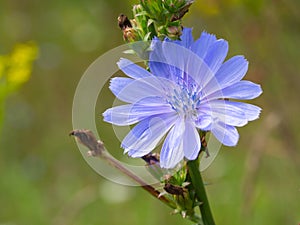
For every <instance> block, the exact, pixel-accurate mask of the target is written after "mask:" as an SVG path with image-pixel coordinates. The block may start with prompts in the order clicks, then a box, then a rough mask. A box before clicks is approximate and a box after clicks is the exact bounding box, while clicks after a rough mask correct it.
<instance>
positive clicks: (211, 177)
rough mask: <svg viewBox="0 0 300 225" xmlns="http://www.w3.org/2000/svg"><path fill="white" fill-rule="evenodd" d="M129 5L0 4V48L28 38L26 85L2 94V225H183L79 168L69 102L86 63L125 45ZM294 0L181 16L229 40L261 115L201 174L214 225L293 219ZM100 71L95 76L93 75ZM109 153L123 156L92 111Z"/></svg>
mask: <svg viewBox="0 0 300 225" xmlns="http://www.w3.org/2000/svg"><path fill="white" fill-rule="evenodd" d="M134 3H136V1H134V0H130V1H117V0H111V1H104V0H98V1H96V0H87V1H79V0H75V1H69V0H60V1H58V0H55V1H34V0H28V1H18V0H9V1H8V0H4V1H0V33H1V36H0V55H6V54H7V53H8V52H10V51H11V49H13V46H14V45H15V43H25V42H27V41H29V40H33V41H35V43H37V45H38V46H39V49H40V53H39V59H38V60H37V61H36V63H35V66H34V68H33V72H32V76H31V78H30V80H29V81H28V82H27V83H26V84H25V85H23V87H22V88H21V89H19V91H18V93H15V94H13V95H11V96H10V97H9V98H8V100H7V101H6V114H5V118H4V125H3V130H2V136H1V138H0V200H1V201H0V202H1V206H0V224H10V225H12V224H13V225H27V224H28V225H29V224H55V225H60V224H61V225H67V224H75V225H82V224H84V225H89V224H90V225H92V224H95V225H96V224H111V225H114V224H124V225H126V224H128V225H129V224H146V225H154V224H191V223H190V222H189V221H185V220H183V219H181V218H180V217H179V216H174V215H170V210H169V209H168V208H167V207H166V206H164V205H162V204H161V203H160V202H158V201H156V200H155V199H153V198H152V197H150V196H148V194H147V193H145V192H144V191H142V190H140V189H139V188H136V187H124V186H121V185H117V184H113V183H111V182H110V181H107V180H105V179H104V178H102V177H101V176H99V175H98V174H96V173H95V172H94V171H93V170H92V169H91V168H89V167H88V165H87V164H86V162H85V161H84V159H83V158H82V157H81V154H80V152H79V151H78V150H77V146H76V145H75V143H74V141H73V139H71V138H69V137H68V132H69V131H70V130H71V129H72V122H71V113H72V100H73V94H74V91H75V89H76V85H77V83H78V81H79V79H80V77H81V76H82V74H83V73H84V71H85V69H86V68H87V67H88V66H89V65H90V64H91V63H92V62H93V60H95V59H96V58H97V57H98V56H99V55H101V54H103V53H104V52H105V51H108V50H109V49H111V48H114V47H116V46H118V45H120V44H122V43H123V40H122V33H121V32H120V30H119V28H118V26H117V23H116V18H117V16H118V15H119V14H120V13H121V12H122V13H124V14H126V15H130V14H131V8H132V5H133V4H134ZM299 8H300V2H299V1H298V0H279V1H271V0H261V1H259V0H255V1H251V0H245V1H242V0H213V1H205V0H198V1H196V2H195V3H194V4H193V5H192V6H191V8H190V11H189V13H188V14H187V15H186V17H185V18H184V21H183V22H184V25H185V26H189V27H194V35H195V37H196V36H198V35H199V34H200V32H201V31H203V30H206V31H208V32H211V33H215V34H217V36H218V37H219V38H225V39H226V40H228V41H229V44H230V50H229V56H233V55H236V54H243V55H245V56H246V58H247V59H248V60H249V62H250V67H249V72H248V74H247V79H248V80H252V81H254V82H257V83H260V84H262V87H263V89H264V93H263V95H262V96H261V97H260V98H258V99H257V100H255V101H252V102H253V103H255V104H257V105H260V106H261V107H262V108H263V113H262V115H261V119H260V120H258V121H255V122H252V123H250V124H249V125H248V126H246V127H244V128H241V129H239V132H240V136H241V138H240V141H239V144H238V146H237V147H235V148H225V147H223V148H222V149H221V152H220V154H219V156H218V157H217V159H216V161H215V162H214V163H213V164H212V166H211V167H210V168H209V169H208V170H206V171H205V172H204V178H205V181H206V182H207V183H208V184H209V185H208V186H207V190H208V195H209V199H210V204H211V207H212V210H213V213H214V216H215V219H216V222H217V224H224V225H227V224H228V225H240V224H245V225H253V224H255V225H264V224H274V225H281V224H298V223H299V222H300V201H299V194H300V180H299V175H300V174H299V171H300V154H299V147H300V138H299V131H300V117H299V112H300V104H299V97H298V96H299V94H298V89H299V88H298V85H299V83H300V78H299V71H300V63H299V58H300V51H299V49H300V42H299V40H300V14H299V13H298V9H299ZM99 76H101V74H99ZM110 98H112V95H111V94H110V93H109V91H108V90H104V91H103V93H102V98H101V99H100V100H99V102H98V105H97V115H95V119H96V122H97V123H99V133H100V135H101V138H102V139H103V140H104V142H105V143H106V146H107V148H108V149H109V150H110V151H111V152H112V154H114V155H115V156H118V157H124V156H123V155H122V150H121V149H120V148H119V142H118V141H117V140H116V138H115V137H114V134H113V130H112V129H111V128H110V126H109V125H108V124H104V123H103V122H101V116H100V115H101V113H102V112H103V111H104V109H105V108H107V107H109V104H111V100H110Z"/></svg>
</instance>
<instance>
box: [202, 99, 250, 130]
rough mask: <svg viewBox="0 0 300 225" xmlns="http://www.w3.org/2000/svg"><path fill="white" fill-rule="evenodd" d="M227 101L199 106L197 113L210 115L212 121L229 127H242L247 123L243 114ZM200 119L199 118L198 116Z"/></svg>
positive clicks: (214, 101)
mask: <svg viewBox="0 0 300 225" xmlns="http://www.w3.org/2000/svg"><path fill="white" fill-rule="evenodd" d="M230 103H231V102H229V101H224V100H213V101H210V102H207V103H204V104H201V105H200V107H199V109H198V111H199V112H205V113H206V114H208V115H210V116H211V117H212V118H213V120H217V121H221V122H222V123H224V124H227V125H231V126H244V125H246V124H247V123H248V119H247V117H246V115H245V112H244V111H243V110H242V109H240V108H239V107H238V106H235V105H233V104H230ZM200 117H201V116H200Z"/></svg>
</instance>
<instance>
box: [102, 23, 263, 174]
mask: <svg viewBox="0 0 300 225" xmlns="http://www.w3.org/2000/svg"><path fill="white" fill-rule="evenodd" d="M227 52H228V43H227V41H225V40H223V39H216V37H215V36H214V35H212V34H208V33H206V32H203V33H202V34H201V37H200V38H199V39H198V40H196V41H194V40H193V37H192V30H191V29H189V28H184V30H183V34H182V36H181V40H180V41H171V40H168V39H166V40H164V41H160V40H158V39H154V40H153V41H152V43H151V52H150V56H149V68H150V71H151V72H148V71H147V70H145V69H144V68H142V67H140V66H138V65H136V64H134V63H132V62H131V61H129V60H127V59H121V60H120V61H119V62H118V66H119V68H120V69H121V70H122V71H123V72H124V73H125V74H126V75H127V76H128V77H129V78H127V77H116V78H113V79H112V80H111V83H110V89H111V91H112V92H113V93H114V94H115V96H116V97H117V98H118V99H120V100H122V101H124V102H126V103H129V104H125V105H121V106H117V107H113V108H110V109H108V110H106V111H105V112H104V113H103V116H104V120H105V121H106V122H109V123H112V124H115V125H119V126H126V125H132V124H135V123H137V125H135V127H134V128H133V129H132V130H131V131H130V132H129V133H128V134H127V136H126V137H125V138H124V140H123V141H122V147H123V148H124V150H125V153H128V155H129V156H131V157H142V156H144V155H146V154H148V153H149V152H151V151H152V150H154V148H155V147H156V146H157V145H158V144H159V142H160V141H161V140H163V138H164V137H165V136H166V137H165V140H164V142H163V145H162V149H161V153H160V165H161V167H162V168H174V167H175V166H176V165H177V164H178V163H179V162H180V161H181V160H183V159H184V158H185V159H187V160H194V159H196V158H197V156H198V154H199V151H200V148H201V141H200V136H199V133H198V131H199V130H203V131H211V133H212V134H213V135H214V136H215V137H216V138H217V139H218V140H219V141H220V142H221V143H223V144H224V145H226V146H235V145H236V144H237V142H238V139H239V134H238V131H237V129H236V126H237V127H240V126H244V125H246V124H247V123H248V121H252V120H255V119H257V118H258V117H259V114H260V111H261V109H260V108H259V107H257V106H254V105H251V104H248V103H244V102H237V101H232V100H231V99H238V100H248V99H253V98H256V97H257V96H259V95H260V94H261V93H262V90H261V87H260V85H258V84H255V83H252V82H250V81H246V80H242V78H243V77H244V76H245V74H246V72H247V70H248V62H247V60H246V59H245V58H244V57H243V56H234V57H232V58H230V59H228V60H227V61H225V62H224V60H225V57H226V55H227ZM229 99H230V100H229Z"/></svg>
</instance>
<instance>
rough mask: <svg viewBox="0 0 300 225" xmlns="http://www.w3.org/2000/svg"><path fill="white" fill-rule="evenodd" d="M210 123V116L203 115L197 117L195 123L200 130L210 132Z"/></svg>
mask: <svg viewBox="0 0 300 225" xmlns="http://www.w3.org/2000/svg"><path fill="white" fill-rule="evenodd" d="M212 121H213V119H212V117H211V116H209V115H205V114H203V115H200V116H199V117H198V119H197V121H196V122H195V123H196V126H197V128H199V129H200V130H204V131H208V130H211V125H212Z"/></svg>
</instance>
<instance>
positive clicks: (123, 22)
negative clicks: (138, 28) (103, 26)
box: [118, 14, 132, 30]
mask: <svg viewBox="0 0 300 225" xmlns="http://www.w3.org/2000/svg"><path fill="white" fill-rule="evenodd" d="M118 25H119V27H120V28H121V30H124V29H126V28H128V27H132V25H131V23H130V20H129V19H128V18H127V16H125V15H124V14H121V15H120V16H119V17H118Z"/></svg>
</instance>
